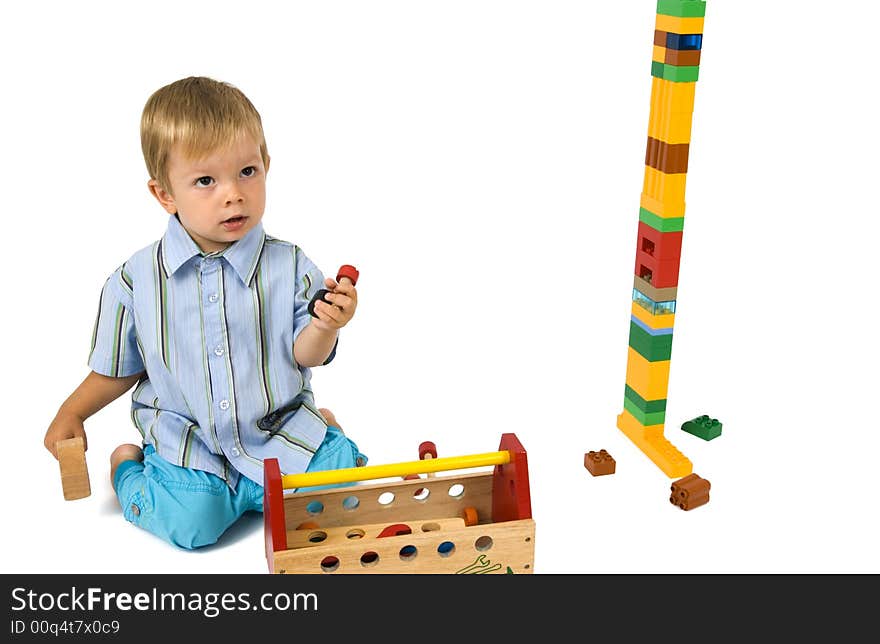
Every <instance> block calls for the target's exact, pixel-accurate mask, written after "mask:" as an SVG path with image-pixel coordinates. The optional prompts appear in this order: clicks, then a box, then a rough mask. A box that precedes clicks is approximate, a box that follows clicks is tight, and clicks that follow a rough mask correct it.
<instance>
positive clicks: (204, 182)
mask: <svg viewBox="0 0 880 644" xmlns="http://www.w3.org/2000/svg"><path fill="white" fill-rule="evenodd" d="M212 181H213V179H212V178H211V177H199V178H198V179H196V183H197V184H198V185H200V186H210V185H211V182H212Z"/></svg>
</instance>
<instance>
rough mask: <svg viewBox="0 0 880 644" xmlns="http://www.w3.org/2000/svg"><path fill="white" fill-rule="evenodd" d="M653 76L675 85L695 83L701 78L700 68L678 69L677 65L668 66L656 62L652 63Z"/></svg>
mask: <svg viewBox="0 0 880 644" xmlns="http://www.w3.org/2000/svg"><path fill="white" fill-rule="evenodd" d="M651 76H655V77H656V78H662V79H663V80H668V81H671V82H673V83H695V82H697V79H698V78H699V76H700V68H699V66H696V67H676V66H675V65H666V64H664V63H658V62H657V61H656V60H652V61H651Z"/></svg>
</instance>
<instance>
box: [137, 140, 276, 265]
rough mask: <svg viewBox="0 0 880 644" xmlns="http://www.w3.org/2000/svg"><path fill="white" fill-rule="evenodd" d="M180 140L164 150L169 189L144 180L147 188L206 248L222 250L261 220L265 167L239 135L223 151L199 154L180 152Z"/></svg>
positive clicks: (255, 147) (254, 147)
mask: <svg viewBox="0 0 880 644" xmlns="http://www.w3.org/2000/svg"><path fill="white" fill-rule="evenodd" d="M179 147H180V146H179V145H175V146H174V147H173V148H172V149H171V152H170V153H169V155H168V183H169V184H170V188H171V192H166V191H165V190H163V189H162V188H161V187H160V186H159V183H158V182H157V181H156V180H154V179H151V180H150V181H149V184H148V186H149V188H150V192H151V193H152V194H153V196H155V197H156V199H158V200H159V203H160V204H162V207H163V208H164V209H165V210H166V211H167V212H168V213H169V214H172V215H173V214H175V213H177V216H178V217H179V218H180V223H181V224H182V225H183V227H184V228H185V229H186V231H187V232H188V233H189V235H190V237H192V239H193V241H194V242H195V243H196V244H198V246H199V248H201V249H202V251H204V252H206V253H213V252H215V251H218V250H223V249H224V248H226V247H227V246H229V244H231V243H232V242H234V241H238V240H239V239H241V238H242V237H244V236H245V235H246V234H247V233H248V231H250V230H251V229H252V228H253V227H254V226H256V225H257V224H258V223H260V220H261V219H262V218H263V210H264V209H265V207H266V171H267V170H268V163H267V164H266V166H265V167H264V165H263V159H262V157H261V156H260V146H259V145H258V144H257V143H256V142H255V141H254V140H253V139H251V138H250V137H247V136H242V137H240V138H239V139H238V140H237V141H236V142H235V143H233V144H232V145H230V146H229V148H228V149H226V150H218V151H214V152H211V153H209V154H207V155H206V156H204V157H202V158H199V159H189V158H187V157H185V156H184V155H183V154H182V153H181V151H180V149H179Z"/></svg>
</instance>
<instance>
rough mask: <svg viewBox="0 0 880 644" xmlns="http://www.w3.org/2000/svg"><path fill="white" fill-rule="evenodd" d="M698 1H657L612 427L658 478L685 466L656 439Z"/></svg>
mask: <svg viewBox="0 0 880 644" xmlns="http://www.w3.org/2000/svg"><path fill="white" fill-rule="evenodd" d="M705 13H706V3H705V2H704V1H702V0H658V2H657V21H656V23H655V28H654V54H653V61H652V63H651V76H652V78H651V112H650V117H649V120H648V146H647V153H646V154H645V181H644V186H643V188H642V196H641V204H640V205H641V207H640V208H639V227H638V238H637V242H636V260H635V275H634V283H633V294H632V300H633V301H632V316H631V318H630V327H629V329H630V330H629V349H628V354H627V364H626V388H625V393H624V400H623V412H622V413H621V414H620V415H619V416H618V417H617V427H618V428H619V429H620V430H621V431H622V432H623V433H624V434H626V435H627V436H628V437H629V438H630V440H632V441H633V443H635V444H636V446H638V447H639V449H641V450H642V451H643V452H644V453H645V454H646V455H647V456H648V458H650V459H651V460H652V461H653V462H654V463H655V464H656V465H657V467H659V468H660V469H661V470H663V472H664V473H665V474H666V475H667V476H669V477H671V478H676V477H682V476H686V475H688V474H690V473H691V472H692V470H693V465H692V464H691V462H690V460H688V458H687V457H686V456H685V455H684V454H682V453H681V452H680V451H678V450H677V449H676V448H675V446H674V445H673V444H672V443H670V442H669V441H668V440H667V439H666V438H665V437H664V436H663V425H664V422H665V420H666V393H667V389H668V386H669V364H670V358H671V355H672V327H673V323H674V321H675V300H676V297H677V290H678V269H679V264H680V262H681V239H682V232H683V230H684V192H685V178H686V176H687V167H688V147H689V145H690V140H691V123H692V120H693V110H694V89H695V86H696V82H697V75H698V72H699V65H700V49H701V47H702V44H703V19H704V16H705Z"/></svg>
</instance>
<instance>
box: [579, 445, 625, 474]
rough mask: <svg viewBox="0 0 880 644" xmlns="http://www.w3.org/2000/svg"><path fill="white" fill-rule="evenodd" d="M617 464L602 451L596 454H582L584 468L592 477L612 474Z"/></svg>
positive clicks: (609, 455)
mask: <svg viewBox="0 0 880 644" xmlns="http://www.w3.org/2000/svg"><path fill="white" fill-rule="evenodd" d="M616 465H617V462H616V461H615V460H614V458H612V456H611V454H609V453H608V452H606V451H605V450H604V449H600V450H599V451H598V452H587V453H586V454H584V467H585V468H587V471H588V472H589V473H590V474H592V475H593V476H603V475H605V474H614V471H615V469H616Z"/></svg>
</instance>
